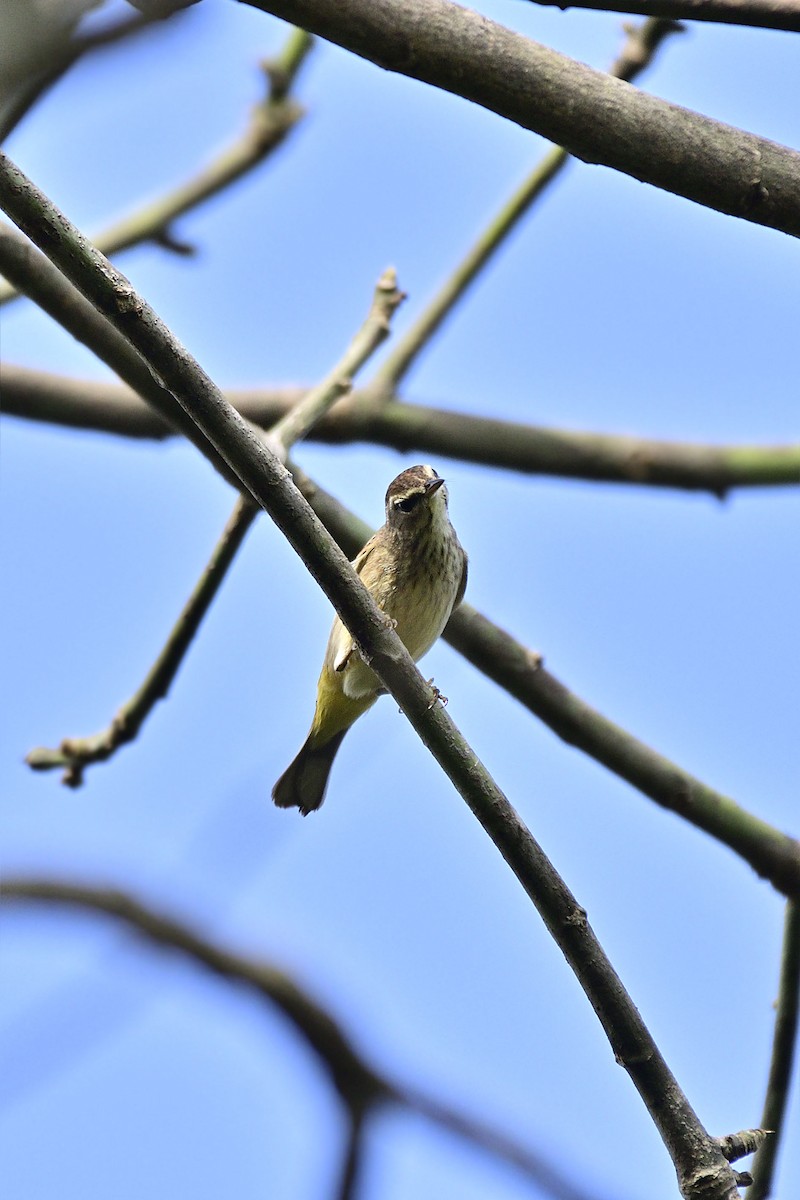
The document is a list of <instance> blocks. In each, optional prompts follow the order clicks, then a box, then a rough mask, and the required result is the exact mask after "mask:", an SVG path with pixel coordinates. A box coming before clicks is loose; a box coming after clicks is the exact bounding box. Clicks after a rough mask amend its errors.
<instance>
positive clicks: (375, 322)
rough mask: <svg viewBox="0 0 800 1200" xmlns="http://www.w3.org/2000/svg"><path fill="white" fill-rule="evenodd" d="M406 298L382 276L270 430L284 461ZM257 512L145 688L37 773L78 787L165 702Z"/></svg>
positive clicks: (230, 524) (241, 513) (221, 554)
mask: <svg viewBox="0 0 800 1200" xmlns="http://www.w3.org/2000/svg"><path fill="white" fill-rule="evenodd" d="M403 299H404V296H403V293H402V292H400V291H399V290H398V288H397V280H396V277H395V273H394V271H393V270H387V271H385V272H384V274H383V275H382V276H381V278H380V279H379V280H378V284H377V287H376V288H375V293H374V295H373V299H372V304H371V306H370V310H369V313H368V315H367V318H366V320H365V321H364V323H363V325H362V326H361V328H360V329H359V331H358V333H357V334H356V336H355V337H354V338H353V340H352V342H351V343H350V345H349V346H348V348H347V350H346V351H345V353H344V355H343V356H342V357H341V359H340V360H339V362H338V363H337V364H336V365H335V366H334V368H333V369H332V370H331V371H330V372H329V373H328V375H326V377H325V378H324V379H323V380H322V382H321V383H320V384H318V385H317V387H314V388H312V389H311V390H310V391H309V392H308V393H307V394H306V395H305V396H302V397H301V398H300V399H299V400H298V401H297V403H296V404H295V406H294V407H293V408H291V409H290V410H289V412H287V413H286V414H285V416H283V417H282V418H281V419H280V420H279V421H278V423H277V424H276V425H275V427H274V429H272V430H271V431H270V433H269V435H268V438H269V444H270V446H271V448H272V450H273V453H275V454H276V455H277V457H278V458H279V459H280V460H281V462H283V461H285V459H286V456H287V454H288V452H289V449H290V448H291V447H292V446H293V445H294V444H295V442H297V441H299V440H300V439H301V438H303V437H305V435H306V433H308V431H309V430H310V429H312V428H313V426H314V425H315V424H316V422H317V421H318V420H320V418H321V417H322V416H323V415H324V414H325V412H327V410H328V409H329V408H330V407H331V405H332V404H334V403H335V401H336V400H338V399H339V398H341V397H342V396H344V395H346V394H347V392H348V391H349V390H350V388H351V387H352V382H351V377H352V376H353V375H355V374H356V373H357V372H358V371H359V370H360V368H361V367H362V366H363V365H364V363H365V362H366V361H367V360H368V359H369V358H370V357H371V355H372V354H374V352H375V351H376V350H377V348H378V347H379V346H380V345H381V343H382V342H383V341H384V340H385V339H386V338H387V337H388V335H389V322H390V320H391V317H392V314H393V313H394V311H395V309H396V308H397V307H398V305H399V304H400V303H401V302H402V301H403ZM259 511H260V510H259V508H258V506H257V505H256V504H254V503H253V501H252V499H251V498H250V496H240V497H239V498H238V500H237V501H236V504H235V505H234V508H233V512H232V513H231V515H230V517H229V519H228V521H227V523H226V525H225V528H224V530H223V531H222V535H221V537H220V539H219V541H218V542H217V544H216V546H215V547H214V550H213V552H212V555H211V558H210V560H209V561H208V563H207V564H206V566H205V568H204V570H203V573H202V575H201V576H200V579H199V580H198V582H197V583H196V584H195V586H194V588H193V589H192V593H191V595H190V596H189V599H188V601H187V602H186V604H185V606H184V608H183V609H182V611H181V614H180V616H179V617H178V620H177V621H176V623H175V625H174V626H173V627H172V630H171V631H170V634H169V637H168V638H167V641H166V643H165V645H164V647H163V649H162V650H161V651H160V653H159V655H158V658H157V659H156V661H155V663H154V664H153V666H152V667H151V668H150V670H149V671H148V673H147V676H146V677H145V680H144V683H143V684H142V685H141V687H139V688H138V690H137V691H136V692H135V693H134V695H133V696H132V697H131V699H130V700H128V701H127V702H126V703H125V704H123V706H122V707H121V708H120V709H119V710H118V712H117V713H116V714H115V715H114V717H113V718H112V720H111V723H110V724H109V725H108V726H107V727H106V728H105V729H103V730H101V731H100V733H96V734H93V735H92V736H90V737H83V738H64V739H63V740H62V742H61V743H60V745H59V746H58V747H56V748H55V749H51V748H49V747H46V746H37V747H36V748H35V749H33V750H31V751H30V752H29V753H28V755H27V756H26V758H25V761H26V762H27V764H28V766H29V767H31V768H32V769H33V770H34V771H51V770H53V769H54V768H62V767H63V768H65V769H64V773H63V775H62V777H61V781H62V783H64V784H66V786H67V787H72V788H76V787H80V786H81V784H82V783H83V777H84V773H85V770H86V767H87V766H89V765H91V764H92V763H98V762H106V761H107V760H108V759H109V758H111V756H112V755H113V754H114V753H116V751H117V750H119V749H120V748H121V747H122V746H125V745H127V744H128V743H129V742H132V741H133V740H134V739H135V738H136V737H137V736H138V735H139V732H140V730H141V728H142V725H143V724H144V722H145V721H146V720H147V718H148V717H149V715H150V713H151V712H152V711H153V709H154V707H155V705H156V704H157V702H158V701H159V700H163V699H164V698H165V697H166V695H167V693H168V691H169V689H170V687H171V686H172V683H173V681H174V679H175V676H176V675H177V674H178V671H179V670H180V666H181V663H182V662H183V660H184V658H185V656H186V654H187V653H188V651H189V647H190V646H191V644H192V642H193V640H194V637H195V635H196V633H197V631H198V629H199V628H200V625H201V622H202V620H203V618H204V617H205V615H206V613H207V612H208V610H209V608H210V607H211V604H212V603H213V601H214V598H215V597H216V595H217V592H218V591H219V588H220V587H221V585H222V581H223V579H224V578H225V576H226V575H227V573H228V570H229V568H230V566H231V564H232V563H233V560H234V558H235V557H236V553H237V551H238V550H239V547H240V546H241V544H242V542H243V541H244V539H245V537H246V535H247V532H248V530H249V529H250V526H251V525H252V523H253V521H254V520H255V518H256V516H257V515H258V513H259Z"/></svg>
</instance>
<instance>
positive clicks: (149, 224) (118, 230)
mask: <svg viewBox="0 0 800 1200" xmlns="http://www.w3.org/2000/svg"><path fill="white" fill-rule="evenodd" d="M313 44H314V39H313V38H312V37H311V36H310V35H309V34H307V33H306V32H305V30H303V29H293V30H292V32H291V34H290V35H289V37H288V39H287V41H286V44H285V45H284V47H283V49H282V50H281V52H280V54H279V55H278V56H277V58H275V59H271V60H268V61H267V62H265V63H263V64H262V67H261V70H262V72H263V74H264V77H265V83H266V87H267V94H266V96H265V98H264V99H263V100H262V101H261V102H260V103H259V104H257V105H256V106H255V108H254V109H253V111H252V112H251V114H250V120H249V123H248V126H247V129H246V130H245V132H244V133H243V134H242V135H241V136H240V137H239V138H237V139H236V141H235V142H233V143H232V144H231V145H230V146H229V147H227V148H226V149H225V150H223V151H222V153H220V154H219V155H218V156H217V157H216V158H215V159H214V160H213V161H212V162H211V163H209V165H208V166H207V167H206V168H205V169H204V170H202V171H200V172H199V173H198V174H197V175H195V176H194V177H193V178H192V179H190V180H188V181H187V182H186V183H184V184H182V185H181V186H180V187H178V188H175V189H174V190H173V191H171V192H168V193H167V194H166V195H165V196H162V197H160V198H159V199H158V200H156V201H154V202H153V203H151V204H148V205H146V206H145V207H144V208H142V209H139V210H138V211H137V212H135V213H133V215H132V216H130V217H126V218H125V219H124V220H122V221H119V222H117V223H116V224H114V225H111V226H109V228H107V229H104V230H103V231H102V232H101V233H98V234H96V235H95V237H94V238H93V241H94V244H95V245H96V246H97V247H98V249H100V250H101V251H102V252H103V254H107V255H112V254H118V253H120V252H121V251H123V250H127V249H129V248H130V247H131V246H135V245H138V244H139V243H140V242H146V241H156V242H157V243H158V244H159V245H161V246H163V247H165V248H166V249H171V250H173V251H177V252H179V253H186V252H187V248H186V247H185V246H184V245H183V244H182V243H181V242H180V241H179V240H178V239H176V238H175V237H174V235H173V234H172V231H171V229H172V223H173V222H174V221H175V220H176V219H177V218H178V217H180V216H183V215H184V214H185V213H187V212H189V211H190V210H191V209H194V208H197V207H198V205H200V204H202V203H203V202H204V201H206V200H208V199H209V198H210V197H211V196H215V195H217V194H218V193H219V192H221V191H223V190H224V189H225V188H227V187H229V186H230V185H231V184H232V183H234V182H235V181H236V180H237V179H240V178H241V177H242V176H243V175H245V174H247V173H248V172H249V171H252V170H253V168H254V167H257V166H259V165H260V164H261V163H262V162H264V160H265V159H266V158H268V157H269V155H270V154H272V152H273V151H274V150H276V149H277V148H278V146H280V144H281V143H282V142H283V140H284V138H285V137H286V135H287V134H288V133H289V132H290V131H291V130H292V129H293V128H294V126H295V125H296V124H297V122H298V121H299V119H300V117H301V116H302V115H303V110H302V108H300V107H299V106H298V105H297V104H295V103H294V102H293V101H292V100H290V99H289V96H288V93H289V90H290V88H291V86H292V84H293V83H294V80H295V78H296V77H297V73H298V71H299V70H300V67H301V66H302V64H303V62H304V61H305V58H306V56H307V55H308V52H309V51H310V50H311V48H312V46H313ZM18 295H19V292H18V291H17V290H16V289H15V288H14V287H13V286H11V285H10V284H9V283H2V282H0V305H2V304H6V303H8V302H9V301H10V300H13V299H14V298H15V297H16V296H18Z"/></svg>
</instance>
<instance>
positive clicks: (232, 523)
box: [25, 496, 258, 788]
mask: <svg viewBox="0 0 800 1200" xmlns="http://www.w3.org/2000/svg"><path fill="white" fill-rule="evenodd" d="M257 513H258V509H257V508H256V507H255V506H254V505H253V503H252V501H251V500H250V498H249V497H247V498H246V499H245V497H243V496H240V497H239V499H238V500H237V502H236V506H235V508H234V510H233V513H232V514H231V516H230V518H229V520H228V522H227V524H226V526H225V529H224V530H223V532H222V536H221V537H220V539H219V541H218V542H217V544H216V546H215V547H214V551H213V553H212V555H211V558H210V559H209V561H208V563H207V564H206V566H205V568H204V570H203V573H202V575H201V576H200V579H199V580H198V582H197V583H196V585H195V587H194V588H193V590H192V594H191V595H190V597H189V599H188V600H187V602H186V604H185V606H184V608H183V610H182V612H181V614H180V616H179V617H178V620H177V621H176V622H175V624H174V626H173V627H172V629H171V631H170V635H169V637H168V638H167V641H166V643H165V645H164V647H163V649H162V650H161V651H160V653H159V655H158V658H157V659H156V660H155V662H154V663H153V665H152V667H151V668H150V670H149V671H148V672H147V675H146V676H145V679H144V681H143V683H142V684H141V685H140V687H139V688H137V690H136V691H135V692H134V694H133V696H131V698H130V699H129V700H127V701H126V702H125V703H124V704H123V705H122V707H121V708H119V709H118V710H117V712H116V713H115V714H114V716H113V717H112V719H111V723H110V724H109V725H108V726H106V728H105V729H102V730H101V731H100V732H99V733H95V734H92V735H91V736H90V737H77V738H76V737H71V738H64V740H63V741H62V742H61V743H60V745H59V746H58V747H57V748H55V749H50V748H49V747H47V746H37V747H35V748H34V749H33V750H31V751H30V752H29V753H28V754H27V755H26V757H25V761H26V763H27V764H28V766H29V767H31V768H32V769H33V770H34V771H52V770H54V769H61V768H63V771H64V773H63V775H62V776H61V782H62V783H64V784H65V785H66V786H67V787H71V788H77V787H80V786H81V784H82V783H83V776H84V772H85V770H86V768H87V766H90V765H91V764H92V763H98V762H105V761H106V760H107V759H109V758H111V756H112V755H113V754H115V753H116V751H117V750H119V749H120V748H121V747H122V746H126V745H128V743H129V742H132V741H134V740H135V738H136V737H138V735H139V731H140V730H141V728H142V725H143V724H144V722H145V721H146V720H147V718H148V717H149V716H150V713H151V712H152V711H153V709H154V708H155V706H156V704H157V703H158V701H159V700H163V699H165V697H166V696H167V693H168V692H169V689H170V687H171V686H172V683H173V681H174V679H175V676H176V675H177V674H178V671H179V669H180V666H181V663H182V662H183V660H184V658H185V656H186V654H187V652H188V650H189V647H190V646H191V644H192V642H193V640H194V637H195V634H196V633H197V631H198V629H199V628H200V623H201V621H202V620H203V617H204V616H205V615H206V613H207V612H208V610H209V608H210V607H211V604H212V602H213V600H214V598H215V596H216V594H217V592H218V591H219V589H220V587H221V585H222V581H223V579H224V578H225V575H226V574H227V571H228V567H229V566H230V564H231V563H232V562H233V560H234V558H235V557H236V552H237V550H238V549H239V547H240V546H241V544H242V542H243V541H244V539H245V536H246V535H247V532H248V530H249V528H250V526H251V525H252V523H253V521H254V519H255V517H256V515H257Z"/></svg>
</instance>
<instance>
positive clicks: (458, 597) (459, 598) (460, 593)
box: [451, 554, 469, 612]
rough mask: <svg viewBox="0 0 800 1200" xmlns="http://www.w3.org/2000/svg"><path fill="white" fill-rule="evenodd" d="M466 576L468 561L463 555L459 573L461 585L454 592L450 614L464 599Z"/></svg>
mask: <svg viewBox="0 0 800 1200" xmlns="http://www.w3.org/2000/svg"><path fill="white" fill-rule="evenodd" d="M468 574H469V561H468V560H467V556H466V554H465V555H464V570H463V571H462V573H461V583H460V584H459V585H458V591H457V592H456V598H455V601H454V602H453V608H452V610H451V611H452V612H455V610H456V609H457V608H458V606H459V604H460V603H461V601H462V600H463V599H464V592H465V591H466V590H467V575H468Z"/></svg>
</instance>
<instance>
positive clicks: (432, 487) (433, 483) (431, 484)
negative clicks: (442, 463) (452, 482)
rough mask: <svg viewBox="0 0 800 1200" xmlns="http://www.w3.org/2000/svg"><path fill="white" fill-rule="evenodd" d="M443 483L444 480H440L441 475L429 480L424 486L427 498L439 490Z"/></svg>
mask: <svg viewBox="0 0 800 1200" xmlns="http://www.w3.org/2000/svg"><path fill="white" fill-rule="evenodd" d="M443 483H444V480H443V479H442V477H441V475H436V476H435V477H434V478H433V479H429V480H428V482H427V483H426V484H425V491H426V492H427V493H428V495H429V496H432V495H433V493H434V492H436V491H438V490H439V488H440V487H441V486H442V484H443Z"/></svg>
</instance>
